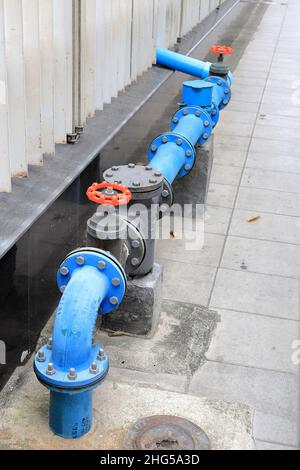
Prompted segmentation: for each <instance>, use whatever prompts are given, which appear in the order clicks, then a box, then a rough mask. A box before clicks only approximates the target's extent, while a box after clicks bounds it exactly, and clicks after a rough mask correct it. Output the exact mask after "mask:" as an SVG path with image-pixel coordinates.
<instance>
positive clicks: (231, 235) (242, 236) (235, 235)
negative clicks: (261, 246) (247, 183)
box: [228, 209, 300, 247]
mask: <svg viewBox="0 0 300 470" xmlns="http://www.w3.org/2000/svg"><path fill="white" fill-rule="evenodd" d="M235 210H236V209H234V210H233V211H235ZM237 210H241V209H237ZM279 217H282V216H281V215H280V216H279ZM286 217H288V216H286ZM295 218H297V217H295ZM228 237H232V238H243V239H244V240H256V241H258V242H271V243H280V244H281V245H290V246H295V247H297V246H300V241H299V243H290V242H284V241H282V240H270V239H269V238H256V237H247V236H246V235H237V234H234V233H229V235H228Z"/></svg>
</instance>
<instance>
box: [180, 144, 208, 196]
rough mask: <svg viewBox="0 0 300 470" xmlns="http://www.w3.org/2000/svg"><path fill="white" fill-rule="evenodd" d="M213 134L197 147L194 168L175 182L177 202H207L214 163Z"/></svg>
mask: <svg viewBox="0 0 300 470" xmlns="http://www.w3.org/2000/svg"><path fill="white" fill-rule="evenodd" d="M213 148H214V139H213V135H212V136H211V138H210V139H209V141H208V142H207V143H206V144H205V145H203V146H201V147H197V156H196V162H195V165H194V168H193V169H192V171H191V172H190V173H189V174H188V175H187V176H185V177H184V178H180V179H178V180H176V181H175V182H174V184H173V189H174V203H175V204H182V205H183V204H203V205H204V204H205V203H206V199H207V193H208V186H209V181H210V175H211V169H212V164H213V153H214V152H213Z"/></svg>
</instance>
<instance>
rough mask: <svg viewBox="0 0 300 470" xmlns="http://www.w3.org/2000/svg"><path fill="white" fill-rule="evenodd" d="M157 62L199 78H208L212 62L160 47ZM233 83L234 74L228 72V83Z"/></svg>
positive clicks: (157, 50) (157, 51)
mask: <svg viewBox="0 0 300 470" xmlns="http://www.w3.org/2000/svg"><path fill="white" fill-rule="evenodd" d="M156 63H157V64H158V65H162V66H164V67H167V68H168V69H171V70H178V71H179V72H183V73H187V74H188V75H193V76H194V77H198V78H202V79H204V78H207V77H208V76H209V75H210V68H211V66H212V63H211V62H203V61H202V60H199V59H193V58H192V57H189V56H186V55H183V54H179V53H178V52H173V51H169V50H168V49H162V48H160V47H158V48H157V49H156ZM232 83H233V74H232V73H231V72H229V73H228V76H227V85H228V86H229V87H230V86H231V85H232Z"/></svg>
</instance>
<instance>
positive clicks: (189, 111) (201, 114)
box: [171, 106, 213, 145]
mask: <svg viewBox="0 0 300 470" xmlns="http://www.w3.org/2000/svg"><path fill="white" fill-rule="evenodd" d="M188 115H194V116H196V117H197V118H199V119H201V120H202V123H203V133H202V135H201V136H200V138H199V139H198V141H197V142H195V144H196V143H198V144H199V145H202V144H205V142H207V140H208V139H209V137H210V136H211V134H212V130H213V123H212V118H211V116H210V114H209V112H208V111H206V110H205V109H203V108H200V107H199V106H185V107H184V108H180V109H179V110H178V111H177V112H176V113H175V114H174V116H173V119H172V121H171V131H174V130H175V131H176V127H177V126H178V124H179V122H180V120H181V119H182V118H184V117H186V116H188Z"/></svg>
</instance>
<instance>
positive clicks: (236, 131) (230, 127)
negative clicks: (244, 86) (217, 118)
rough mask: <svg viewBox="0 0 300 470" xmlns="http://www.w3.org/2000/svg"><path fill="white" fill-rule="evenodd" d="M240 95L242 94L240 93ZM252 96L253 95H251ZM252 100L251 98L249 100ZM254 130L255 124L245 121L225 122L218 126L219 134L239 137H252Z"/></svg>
mask: <svg viewBox="0 0 300 470" xmlns="http://www.w3.org/2000/svg"><path fill="white" fill-rule="evenodd" d="M239 96H240V94H239ZM251 96H252V95H251ZM248 101H250V100H248ZM252 132H253V124H252V123H250V124H249V123H245V122H239V121H235V122H225V123H221V124H220V126H218V134H219V135H230V136H239V137H250V136H251V135H252Z"/></svg>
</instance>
